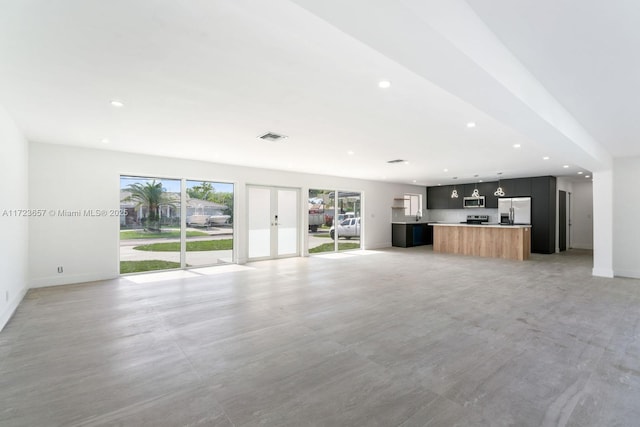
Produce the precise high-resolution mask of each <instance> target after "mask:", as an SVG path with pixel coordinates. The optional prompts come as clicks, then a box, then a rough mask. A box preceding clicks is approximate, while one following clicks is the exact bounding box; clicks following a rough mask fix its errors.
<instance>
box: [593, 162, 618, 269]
mask: <svg viewBox="0 0 640 427" xmlns="http://www.w3.org/2000/svg"><path fill="white" fill-rule="evenodd" d="M613 191H614V188H613V171H612V170H602V171H594V173H593V200H597V203H594V204H593V275H594V276H600V277H613V276H614V272H613V265H614V262H613V259H614V254H613V252H614V251H613V246H614V237H613V222H614V216H613V215H614V203H613V201H614V194H613Z"/></svg>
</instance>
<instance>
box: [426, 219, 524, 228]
mask: <svg viewBox="0 0 640 427" xmlns="http://www.w3.org/2000/svg"><path fill="white" fill-rule="evenodd" d="M429 225H437V226H445V227H488V228H531V225H529V224H513V225H502V224H499V223H497V222H489V223H486V224H467V223H459V222H437V221H435V222H429Z"/></svg>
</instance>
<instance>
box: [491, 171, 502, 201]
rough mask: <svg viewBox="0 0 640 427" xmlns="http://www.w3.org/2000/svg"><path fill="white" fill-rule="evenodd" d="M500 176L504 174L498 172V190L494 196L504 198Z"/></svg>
mask: <svg viewBox="0 0 640 427" xmlns="http://www.w3.org/2000/svg"><path fill="white" fill-rule="evenodd" d="M500 175H502V172H498V188H497V190H496V191H495V192H494V193H493V195H494V196H498V197H503V196H504V191H503V190H502V186H501V185H500Z"/></svg>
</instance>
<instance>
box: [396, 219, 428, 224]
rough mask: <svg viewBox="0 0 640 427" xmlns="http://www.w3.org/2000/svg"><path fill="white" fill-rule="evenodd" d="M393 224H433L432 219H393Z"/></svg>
mask: <svg viewBox="0 0 640 427" xmlns="http://www.w3.org/2000/svg"><path fill="white" fill-rule="evenodd" d="M391 224H404V225H406V224H432V223H431V222H430V221H423V220H420V221H391Z"/></svg>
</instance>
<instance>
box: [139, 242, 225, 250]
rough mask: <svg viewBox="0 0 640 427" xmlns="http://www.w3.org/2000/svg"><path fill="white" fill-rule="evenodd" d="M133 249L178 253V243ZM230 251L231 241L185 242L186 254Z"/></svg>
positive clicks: (153, 244) (154, 244)
mask: <svg viewBox="0 0 640 427" xmlns="http://www.w3.org/2000/svg"><path fill="white" fill-rule="evenodd" d="M133 249H136V250H138V251H154V252H180V242H167V243H152V244H150V245H141V246H136V247H134V248H133ZM230 249H233V239H223V240H198V241H195V242H187V252H197V251H224V250H230Z"/></svg>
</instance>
